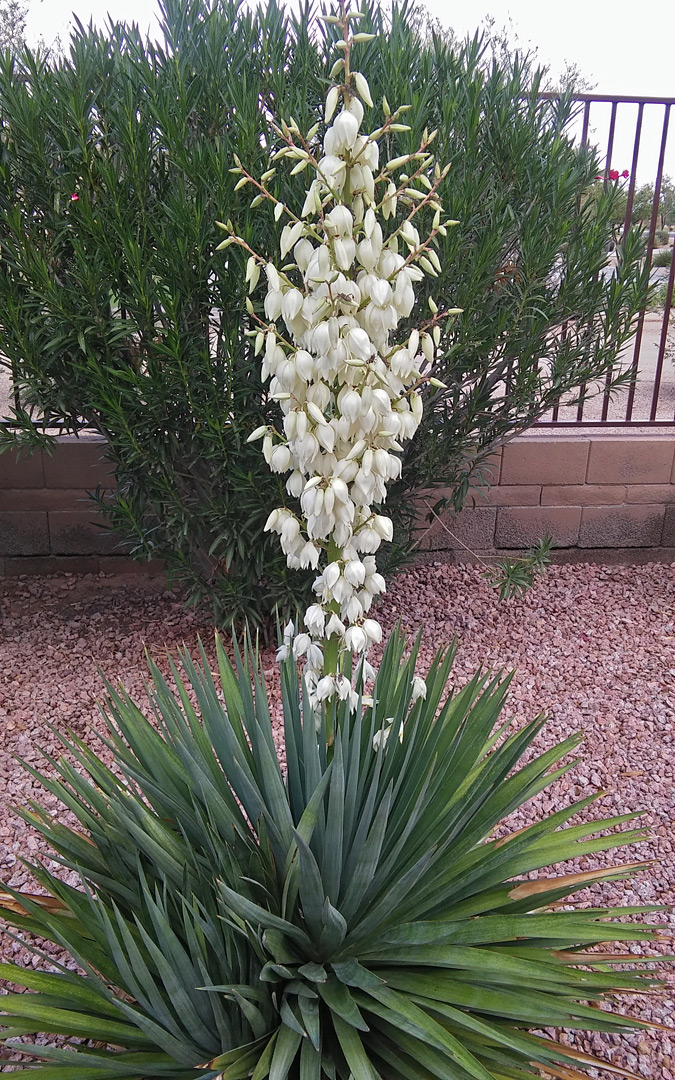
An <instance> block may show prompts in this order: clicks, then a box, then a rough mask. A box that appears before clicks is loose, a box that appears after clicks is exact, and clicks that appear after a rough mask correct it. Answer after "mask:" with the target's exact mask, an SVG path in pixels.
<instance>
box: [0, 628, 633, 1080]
mask: <svg viewBox="0 0 675 1080" xmlns="http://www.w3.org/2000/svg"><path fill="white" fill-rule="evenodd" d="M418 646H419V642H417V643H415V645H414V647H413V649H412V651H411V652H410V653H409V655H407V656H406V653H407V650H406V645H405V641H404V639H403V638H402V636H401V635H400V634H399V633H398V632H394V634H393V635H392V636H391V638H390V639H389V642H388V644H387V646H386V649H385V652H384V656H383V660H382V663H381V666H380V669H379V672H378V674H377V679H376V683H375V686H374V689H373V701H374V704H372V705H371V704H368V703H367V701H366V700H365V699H364V700H363V701H362V703H361V704H360V705H359V707H358V708H357V709H356V710H355V711H354V712H353V713H352V714H351V715H349V714H348V711H347V706H346V704H345V703H344V702H342V703H339V702H336V703H334V704H332V705H331V706H330V707H331V710H332V715H331V716H330V717H329V718H327V717H326V716H325V714H323V715H322V716H321V717H320V722H319V725H318V731H317V724H316V720H315V716H314V714H313V713H312V711H311V709H310V708H309V707H308V706H307V704H306V700H305V698H304V696H303V694H302V692H301V689H300V687H299V683H298V673H297V670H296V669H295V668H294V666H293V664H292V663H291V662H287V663H286V664H284V665H283V666H282V694H283V706H284V723H285V745H286V755H287V769H286V772H285V773H284V772H282V770H281V768H280V766H279V763H278V760H277V756H276V751H275V743H274V738H273V730H272V725H271V721H270V709H269V703H268V700H267V696H266V691H265V686H264V682H263V676H262V672H261V670H260V667H259V665H258V664H257V662H255V661H252V659H251V657H250V656H249V655H248V654H247V653H246V652H245V654H244V657H243V659H242V658H240V656H239V654H238V653H237V654H236V658H235V666H234V667H233V666H232V665H231V664H230V661H229V660H228V658H227V655H226V653H225V650H224V648H223V646H222V644H221V642H220V640H217V667H218V671H219V678H218V680H217V681H214V679H213V676H212V675H211V673H210V671H209V667H208V664H207V658H206V656H205V655H204V654H202V665H201V666H196V665H194V664H193V662H192V661H191V660H190V658H189V656H187V655H183V656H182V658H181V662H182V667H183V675H182V679H181V678H180V677H179V673H178V671H176V669H173V675H174V677H175V678H176V683H177V693H174V692H172V691H171V690H170V688H169V686H168V684H167V682H166V681H165V679H164V678H163V676H162V675H161V674H160V672H159V671H158V669H157V668H156V667H154V666H152V668H151V674H152V684H151V688H150V691H149V693H150V702H151V709H152V714H153V716H154V718H155V721H156V723H155V724H151V723H150V722H149V721H148V720H147V719H146V718H145V717H144V715H143V713H142V712H141V711H140V710H139V709H138V708H137V706H136V705H135V704H134V703H133V702H132V701H131V700H130V699H129V697H128V696H127V695H126V694H125V693H124V692H123V691H118V690H116V689H114V688H113V687H111V686H108V688H107V690H108V698H107V701H106V706H105V712H104V715H105V717H106V720H107V736H106V738H105V743H106V746H107V747H108V749H109V750H111V751H112V753H113V767H112V768H108V767H106V766H104V765H103V764H102V762H101V760H100V759H99V758H98V757H97V756H96V754H95V753H94V752H93V751H92V750H91V749H89V748H88V747H87V746H86V745H85V744H84V743H83V742H82V741H81V740H80V739H78V738H77V737H75V736H73V735H71V736H70V738H66V737H63V738H62V743H63V746H64V750H65V751H66V755H65V757H64V758H63V759H61V760H59V761H55V760H54V761H52V760H50V761H49V762H48V767H47V769H46V770H45V772H44V773H40V772H38V771H36V770H34V769H30V771H31V772H32V774H33V775H34V776H35V777H36V779H39V780H40V781H41V783H42V784H43V785H44V786H45V787H46V788H47V790H48V791H50V792H51V793H52V794H53V795H56V796H57V797H58V798H59V799H60V800H61V802H62V803H64V804H65V806H66V807H68V809H69V810H71V811H72V813H73V814H74V815H75V817H76V819H77V822H78V827H77V828H75V829H73V828H70V827H69V826H67V825H65V824H63V823H62V822H61V821H59V818H58V816H56V817H55V816H52V814H51V813H49V812H47V811H46V810H43V809H42V808H41V807H40V806H39V805H38V804H32V805H31V808H30V809H27V810H24V811H22V814H23V816H24V817H25V818H26V819H27V820H28V821H29V822H30V823H31V824H32V825H34V826H35V828H37V830H38V832H39V833H40V834H41V835H42V837H43V838H44V839H45V840H46V841H47V842H48V844H49V845H50V846H51V848H52V849H53V850H54V852H55V857H56V858H57V859H58V861H60V862H61V863H62V864H63V865H65V866H66V867H68V868H72V869H74V870H76V871H77V872H78V873H79V875H80V877H81V881H82V889H81V890H78V889H75V888H73V887H71V886H70V885H66V884H65V883H64V882H63V881H61V880H60V879H59V878H58V877H56V876H55V875H54V874H52V873H51V872H50V871H48V870H47V869H46V868H45V867H44V866H41V865H33V866H32V871H33V874H34V876H35V879H36V881H37V883H38V884H39V885H40V886H41V887H42V888H43V889H44V890H46V893H47V895H46V896H44V895H41V896H37V895H34V894H33V895H30V894H25V893H18V892H15V891H13V890H8V891H7V892H6V893H4V894H3V895H2V897H1V901H2V903H1V907H0V911H1V913H2V916H3V917H4V918H6V919H7V920H8V921H9V923H10V924H11V925H13V926H14V927H15V928H16V930H17V931H18V932H19V933H28V934H35V935H37V936H38V937H40V938H46V939H47V940H49V941H53V942H56V943H57V944H58V945H60V946H61V947H62V948H64V949H66V950H67V951H68V952H69V953H70V954H71V956H72V957H73V958H74V959H75V960H76V962H77V965H78V967H79V969H80V972H76V971H74V970H72V968H71V967H68V966H64V965H61V964H54V960H53V957H52V956H51V955H50V957H49V958H48V959H49V963H50V965H52V968H54V967H55V968H56V970H51V971H49V972H47V971H44V970H35V969H33V968H32V967H29V968H28V969H26V970H24V969H21V968H18V967H14V966H12V965H3V966H2V969H1V970H0V974H1V975H2V977H3V978H5V979H6V980H7V981H9V982H10V983H13V984H15V985H16V986H18V987H23V988H25V989H26V990H28V991H29V992H28V993H16V992H10V993H9V994H8V995H7V996H5V997H3V998H2V999H1V1001H0V1009H1V1011H2V1014H3V1018H2V1019H3V1023H4V1025H5V1031H4V1038H5V1039H6V1040H9V1043H8V1045H10V1046H11V1047H12V1049H14V1050H20V1051H21V1052H22V1053H23V1054H25V1055H26V1056H27V1057H29V1058H40V1059H43V1060H42V1062H41V1063H39V1064H36V1063H35V1062H34V1061H31V1062H30V1064H29V1065H26V1066H25V1067H24V1068H23V1069H20V1071H26V1070H28V1069H30V1070H34V1075H36V1076H37V1077H38V1078H39V1077H44V1080H72V1078H73V1077H77V1076H82V1077H83V1080H88V1078H94V1077H95V1078H100V1080H106V1078H111V1080H112V1078H113V1077H122V1078H129V1080H132V1078H135V1080H139V1078H141V1077H142V1078H143V1080H149V1078H151V1077H166V1078H173V1080H193V1078H194V1080H196V1078H197V1077H199V1076H202V1077H204V1080H215V1078H216V1076H218V1077H221V1076H222V1077H224V1078H226V1080H244V1078H246V1077H248V1076H251V1075H253V1078H254V1080H265V1078H266V1077H267V1076H269V1077H270V1080H285V1078H286V1077H288V1078H289V1080H309V1078H310V1077H311V1078H316V1080H322V1078H326V1080H327V1078H331V1080H348V1077H349V1076H350V1075H354V1076H358V1077H359V1078H373V1080H376V1078H377V1077H380V1076H382V1077H386V1080H404V1078H409V1077H414V1080H432V1077H438V1076H452V1077H454V1078H457V1080H466V1078H470V1077H473V1078H476V1080H497V1078H499V1080H518V1078H520V1080H525V1078H527V1077H530V1076H538V1075H540V1074H539V1071H538V1065H541V1066H542V1067H547V1066H550V1067H551V1069H552V1070H553V1069H554V1068H555V1067H556V1066H562V1067H564V1066H570V1067H572V1068H578V1067H580V1066H582V1065H583V1066H586V1065H588V1066H592V1065H593V1064H594V1062H593V1059H590V1058H589V1059H581V1058H580V1057H579V1056H578V1053H577V1051H576V1050H574V1049H573V1048H570V1047H568V1046H566V1045H563V1044H558V1043H556V1042H554V1041H552V1040H551V1039H550V1038H548V1037H546V1036H542V1035H541V1034H539V1035H535V1034H531V1033H530V1031H531V1030H532V1029H539V1030H541V1029H543V1028H549V1027H558V1026H563V1027H565V1028H567V1029H569V1028H583V1029H590V1030H593V1031H599V1032H613V1031H620V1030H622V1029H626V1028H639V1027H640V1024H639V1022H637V1021H632V1020H629V1019H627V1018H624V1017H621V1016H616V1015H613V1014H612V1013H610V1012H608V1011H605V1010H604V1009H600V1008H598V1007H597V1006H598V1003H604V1002H606V1001H607V1000H608V998H609V997H611V995H612V994H613V993H614V992H615V991H616V990H618V989H619V988H620V989H621V990H623V991H625V990H631V989H634V990H638V991H639V990H640V989H643V988H644V987H645V986H646V985H647V986H648V985H653V983H652V980H651V979H650V978H649V976H648V974H645V975H641V974H639V973H638V972H637V971H636V969H635V965H636V964H638V965H640V964H643V963H646V962H648V961H647V958H644V959H640V958H639V957H636V956H634V955H631V954H628V955H627V956H625V955H623V954H622V953H621V952H619V954H618V955H616V954H614V955H611V956H608V954H606V953H599V954H597V955H594V954H593V953H590V954H589V953H588V951H587V950H588V949H592V947H593V946H595V945H596V944H598V943H599V942H608V941H624V942H636V941H637V942H640V941H643V942H644V941H647V942H648V941H649V940H650V938H651V937H652V936H653V933H654V927H647V926H644V925H642V924H641V923H639V922H638V923H634V922H630V921H619V920H618V918H617V917H619V916H621V917H622V918H623V919H625V916H627V915H632V914H635V913H637V912H639V911H644V910H649V909H646V908H640V909H638V908H605V907H602V906H598V907H592V908H588V907H583V908H578V907H569V906H568V903H567V904H566V905H564V906H561V904H560V901H561V900H563V898H566V897H570V896H572V895H574V894H575V893H576V892H578V891H579V890H580V889H582V888H585V887H587V886H589V885H592V884H594V883H598V882H601V881H603V880H607V879H621V878H625V877H627V876H628V875H629V874H630V872H631V870H632V869H633V867H634V865H635V864H630V863H629V864H623V865H620V866H609V867H605V868H604V869H598V870H596V871H588V872H585V873H582V874H565V873H561V874H558V875H557V876H546V877H538V878H536V879H535V880H527V877H526V876H525V875H527V874H529V873H530V872H531V871H534V870H539V869H541V868H543V867H549V866H552V865H553V864H555V863H557V862H564V861H566V860H568V859H572V858H578V857H579V856H582V855H586V854H590V853H594V852H599V851H606V850H609V849H611V848H616V847H621V846H624V845H626V844H629V843H632V842H634V841H637V840H641V839H642V838H643V837H644V833H643V830H641V829H640V828H633V827H629V828H627V829H624V828H623V826H625V825H626V823H628V822H629V821H630V820H631V819H632V817H633V815H631V814H623V815H619V816H616V817H613V818H610V819H607V820H597V821H593V822H592V823H590V824H582V825H579V824H577V825H569V821H570V819H572V818H573V817H574V816H575V815H576V814H578V813H579V811H581V810H583V809H584V808H585V807H587V806H588V805H589V804H590V803H592V802H593V799H594V798H597V796H592V797H590V798H586V799H583V800H582V801H580V802H577V803H575V804H573V805H571V806H569V807H567V808H565V809H562V810H558V811H556V812H555V813H552V814H550V815H549V816H547V817H546V818H544V819H543V820H541V821H538V822H536V823H534V824H532V825H530V826H529V827H527V828H526V829H524V830H519V831H517V832H514V833H505V832H504V830H503V829H502V828H500V822H501V821H502V820H503V819H504V818H505V817H506V816H507V815H509V814H511V813H513V812H514V811H516V810H517V809H518V808H519V807H521V806H522V805H523V804H524V803H526V802H527V801H528V800H529V799H531V798H532V797H533V796H535V795H537V794H539V793H540V792H542V791H543V790H544V789H545V788H546V787H547V786H548V785H549V784H551V783H552V782H554V781H555V780H556V779H557V778H558V777H560V776H562V775H563V774H564V773H566V772H567V771H568V770H569V769H570V768H571V767H572V766H573V765H574V761H569V760H567V761H566V763H565V764H561V762H562V761H563V759H565V758H567V757H568V755H569V754H570V753H572V752H573V751H574V750H575V748H576V747H577V745H578V742H579V739H578V738H576V737H572V738H569V739H567V740H566V741H565V742H563V743H562V744H560V746H557V747H554V748H553V749H551V750H548V751H546V752H545V753H543V754H541V755H540V756H538V757H532V756H531V754H530V753H528V748H530V747H531V744H532V742H533V740H534V738H535V737H536V735H537V734H538V732H539V731H540V730H541V727H542V724H543V723H544V720H543V718H542V717H538V718H536V719H534V720H532V721H530V722H529V723H528V724H526V725H525V726H524V727H522V728H521V729H520V730H516V731H511V732H510V731H509V723H508V722H507V723H506V724H504V723H502V721H501V720H500V714H501V711H502V709H503V707H504V703H505V699H506V693H507V688H508V682H509V680H508V679H506V680H500V678H499V677H493V676H491V675H487V674H481V673H478V674H477V675H476V676H475V677H474V678H473V679H472V680H471V681H470V682H469V683H468V684H467V685H466V686H465V687H464V688H463V689H453V690H451V691H450V692H448V688H447V684H448V680H449V677H450V674H451V667H452V661H453V654H454V648H451V649H450V650H448V651H446V652H443V651H441V652H439V654H438V655H437V656H436V659H435V660H434V663H433V664H432V667H431V669H430V672H429V675H428V677H427V680H426V683H427V694H426V699H424V698H419V697H418V698H417V699H415V697H414V694H413V687H414V683H413V676H414V667H415V660H416V656H417V651H418ZM357 682H358V679H357ZM223 702H224V704H223ZM439 710H440V711H439ZM496 725H497V726H496ZM327 729H330V730H332V731H334V732H335V738H334V741H332V740H331V741H330V743H329V742H328V741H327V738H326V731H327ZM400 734H402V738H399V735H400ZM523 755H525V756H526V763H525V764H523V763H522V761H521V759H522V758H523ZM599 834H602V835H599ZM30 947H31V948H32V949H33V951H34V952H35V954H36V955H37V956H41V955H42V954H41V953H40V950H39V948H38V946H37V945H34V946H30ZM616 965H621V971H620V972H617V973H615V972H614V970H613V968H614V967H615V966H616ZM589 1000H592V1001H593V1002H594V1005H593V1006H590V1005H589V1004H587V1002H588V1001H589ZM40 1032H42V1033H45V1034H47V1035H57V1034H58V1035H61V1036H64V1037H65V1040H66V1041H65V1045H64V1041H63V1040H61V1042H60V1043H59V1045H58V1046H54V1045H50V1044H49V1043H47V1044H44V1043H40V1044H35V1043H32V1042H31V1041H30V1037H31V1036H33V1035H35V1034H37V1033H40ZM75 1040H83V1041H75ZM595 1064H599V1063H597V1062H596V1063H595ZM31 1075H33V1072H32V1071H31ZM556 1075H558V1074H557V1073H556ZM561 1075H562V1074H561ZM566 1075H567V1074H566ZM574 1075H580V1074H578V1073H576V1072H575V1073H574Z"/></svg>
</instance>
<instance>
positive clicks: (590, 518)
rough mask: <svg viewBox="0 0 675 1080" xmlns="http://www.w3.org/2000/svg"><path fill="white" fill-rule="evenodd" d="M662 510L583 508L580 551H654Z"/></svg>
mask: <svg viewBox="0 0 675 1080" xmlns="http://www.w3.org/2000/svg"><path fill="white" fill-rule="evenodd" d="M665 512H666V508H665V506H658V505H656V506H641V505H632V506H628V505H626V504H624V505H623V506H616V507H614V506H585V507H584V508H583V513H582V518H581V529H580V532H579V546H580V547H589V548H593V547H608V548H611V547H616V548H625V547H658V546H659V545H660V544H661V535H662V531H663V523H664V518H665Z"/></svg>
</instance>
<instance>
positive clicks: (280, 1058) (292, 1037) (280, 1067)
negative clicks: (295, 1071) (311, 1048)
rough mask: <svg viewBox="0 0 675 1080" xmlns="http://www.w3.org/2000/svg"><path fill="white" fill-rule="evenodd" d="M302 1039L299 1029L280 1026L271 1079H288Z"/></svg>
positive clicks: (273, 1056) (271, 1064)
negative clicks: (292, 1029) (294, 1029)
mask: <svg viewBox="0 0 675 1080" xmlns="http://www.w3.org/2000/svg"><path fill="white" fill-rule="evenodd" d="M302 1041H303V1038H302V1035H298V1033H297V1031H291V1029H290V1028H289V1027H285V1026H284V1027H281V1028H279V1031H278V1033H277V1037H276V1041H275V1043H274V1053H273V1055H272V1061H271V1062H270V1071H269V1077H270V1080H286V1077H287V1076H288V1073H289V1070H290V1068H291V1065H292V1064H293V1062H294V1061H295V1058H296V1055H297V1053H298V1050H299V1048H300V1043H301V1042H302ZM305 1041H307V1042H308V1041H309V1040H305Z"/></svg>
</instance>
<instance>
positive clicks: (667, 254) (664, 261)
mask: <svg viewBox="0 0 675 1080" xmlns="http://www.w3.org/2000/svg"><path fill="white" fill-rule="evenodd" d="M672 261H673V249H672V248H666V250H665V251H657V252H655V254H654V257H653V258H652V266H670V264H671V262H672Z"/></svg>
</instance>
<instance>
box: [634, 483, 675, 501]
mask: <svg viewBox="0 0 675 1080" xmlns="http://www.w3.org/2000/svg"><path fill="white" fill-rule="evenodd" d="M626 502H627V503H652V504H655V503H665V504H668V503H675V484H635V485H632V484H630V485H629V486H628V487H627V488H626Z"/></svg>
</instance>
